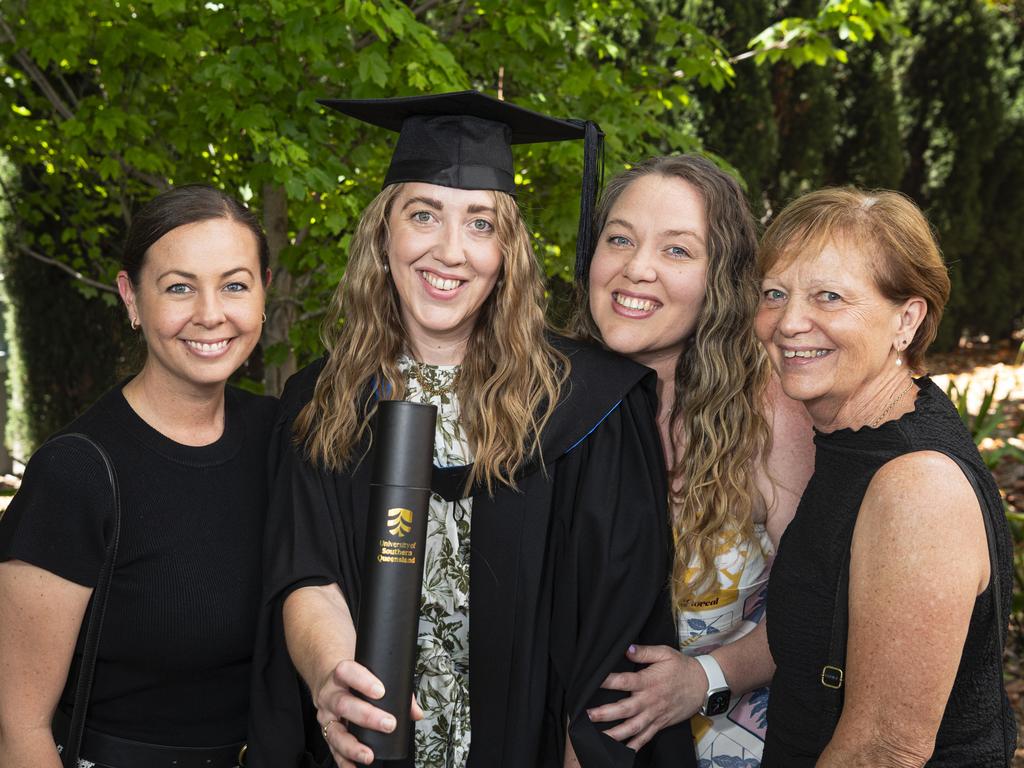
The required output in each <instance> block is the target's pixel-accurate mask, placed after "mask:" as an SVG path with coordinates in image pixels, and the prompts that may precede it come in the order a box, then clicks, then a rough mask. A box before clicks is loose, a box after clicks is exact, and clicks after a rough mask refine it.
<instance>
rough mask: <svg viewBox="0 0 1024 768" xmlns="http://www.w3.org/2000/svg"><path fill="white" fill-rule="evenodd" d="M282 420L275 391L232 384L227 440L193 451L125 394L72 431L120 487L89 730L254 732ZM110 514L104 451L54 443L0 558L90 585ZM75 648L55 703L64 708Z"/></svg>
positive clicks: (14, 514) (38, 457)
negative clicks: (252, 709) (260, 620)
mask: <svg viewBox="0 0 1024 768" xmlns="http://www.w3.org/2000/svg"><path fill="white" fill-rule="evenodd" d="M275 411H276V400H275V399H274V398H270V397H259V396H256V395H251V394H249V393H247V392H243V391H241V390H237V389H234V388H232V387H228V388H227V391H226V395H225V416H224V432H223V434H222V436H221V437H220V439H218V440H217V441H216V442H214V443H211V444H209V445H205V446H200V447H191V446H185V445H181V444H179V443H176V442H174V441H172V440H170V439H168V438H166V437H164V436H163V435H162V434H160V433H159V432H157V431H156V430H154V429H153V428H152V427H150V426H149V425H148V424H146V423H145V422H144V421H143V420H142V419H141V418H140V417H139V416H138V415H137V414H136V413H135V412H134V411H133V410H132V409H131V407H130V406H129V405H128V402H127V401H126V400H125V398H124V396H123V394H122V393H121V389H120V387H118V388H116V389H113V390H111V391H110V392H108V393H107V394H105V395H104V396H103V397H102V398H101V399H100V400H99V401H98V402H97V403H96V404H95V405H93V406H92V407H91V408H90V409H89V410H88V411H86V412H85V413H84V414H83V415H82V416H80V417H79V418H78V419H76V420H75V421H74V422H72V423H71V424H70V425H69V426H68V427H67V429H66V431H67V432H84V433H86V434H88V435H89V436H90V437H92V438H93V439H94V440H96V441H97V442H99V443H100V444H102V445H103V447H104V448H106V450H107V452H108V453H109V454H110V457H111V460H112V461H113V464H114V467H115V471H116V473H117V478H118V484H119V486H120V491H121V538H120V545H119V550H118V558H117V562H116V564H115V570H114V575H113V580H112V583H111V589H110V597H109V602H108V604H107V613H106V617H105V619H104V623H103V634H102V639H101V642H100V647H99V655H98V661H97V664H96V677H95V681H94V683H93V689H92V697H91V702H90V706H89V710H88V713H89V714H88V720H87V726H88V727H89V728H93V729H95V730H98V731H102V732H104V733H109V734H112V735H115V736H119V737H122V738H128V739H133V740H136V741H144V742H149V743H154V744H165V745H174V746H214V745H220V744H228V743H231V742H235V741H240V740H242V739H244V738H245V733H246V717H247V712H248V704H249V671H250V666H251V659H252V645H253V636H254V633H255V627H256V615H257V610H258V605H259V600H260V557H261V537H262V529H263V520H264V514H265V506H266V486H267V480H266V450H267V441H268V439H269V433H270V428H271V426H272V423H273V419H274V415H275ZM110 509H111V491H110V486H109V483H108V481H107V476H106V472H105V470H104V469H103V465H102V463H101V461H100V459H99V457H98V455H96V453H95V451H94V450H93V449H92V448H91V447H90V446H89V445H88V444H87V443H85V442H84V441H73V440H62V441H60V442H59V443H56V444H46V445H44V446H42V447H41V448H40V449H39V450H38V451H37V452H36V453H35V455H34V456H33V457H32V460H31V461H30V462H29V464H28V467H27V469H26V471H25V477H24V482H23V484H22V487H21V490H20V491H18V494H17V495H16V496H15V498H14V499H13V500H12V502H11V505H10V507H9V509H8V510H7V512H6V514H5V515H4V516H3V518H0V560H8V559H18V560H23V561H25V562H28V563H31V564H33V565H36V566H39V567H41V568H45V569H46V570H48V571H51V572H52V573H55V574H57V575H58V576H61V577H63V578H65V579H68V580H70V581H74V582H77V583H79V584H83V585H86V586H90V587H92V586H95V584H96V578H97V576H98V574H99V570H100V566H101V564H102V562H103V556H104V547H105V535H106V533H107V531H108V526H109V523H110ZM87 618H88V617H87ZM83 635H84V632H83ZM81 645H82V637H81V636H80V637H79V645H78V648H77V649H76V651H75V658H74V662H73V664H72V670H71V674H70V675H69V678H68V680H69V683H68V686H67V687H66V688H65V691H64V694H63V695H62V697H61V707H62V708H63V709H65V710H66V712H68V713H70V711H71V704H72V700H73V695H74V687H73V686H74V681H75V680H76V678H77V668H78V662H79V659H80V654H81V650H82V648H81Z"/></svg>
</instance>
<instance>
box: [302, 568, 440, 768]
mask: <svg viewBox="0 0 1024 768" xmlns="http://www.w3.org/2000/svg"><path fill="white" fill-rule="evenodd" d="M284 631H285V641H286V642H287V644H288V653H289V655H290V656H291V657H292V662H293V663H294V664H295V668H296V669H297V670H298V671H299V674H300V675H302V679H303V680H305V681H306V685H308V686H309V690H310V691H311V692H312V694H313V703H314V704H315V705H316V708H317V720H318V721H319V723H320V726H321V727H324V726H328V730H327V733H326V738H327V743H328V745H329V746H330V748H331V754H332V755H333V756H334V759H335V761H336V762H337V764H338V765H339V766H341V768H350V767H352V766H354V765H355V763H365V764H367V765H369V764H370V763H371V762H373V752H372V750H370V748H369V747H367V746H365V745H364V744H362V743H361V742H359V741H358V740H357V739H356V738H355V736H353V735H352V734H351V733H349V732H348V729H347V728H346V727H345V722H346V721H347V722H351V723H355V724H357V725H360V726H362V727H364V728H369V729H372V730H376V731H383V732H385V733H390V732H391V731H393V730H394V729H395V725H396V723H395V718H394V717H392V716H391V715H390V714H389V713H387V712H385V711H384V710H382V709H379V708H377V707H374V706H373V705H371V704H369V703H367V702H366V701H364V700H363V699H361V698H359V697H358V696H355V695H353V693H352V691H358V692H359V693H362V694H363V695H364V696H367V697H369V698H371V699H379V698H380V697H381V696H383V695H384V686H383V685H382V684H381V682H380V680H378V679H377V678H376V677H374V675H373V674H371V672H370V671H369V670H368V669H367V668H366V667H364V666H363V665H361V664H357V663H356V662H355V660H354V657H355V649H356V630H355V625H354V623H353V621H352V614H351V613H350V612H349V609H348V602H347V601H346V600H345V597H344V595H342V594H341V590H340V589H339V588H338V585H337V584H328V585H326V586H322V587H303V588H301V589H297V590H295V591H294V592H292V594H290V595H289V596H288V597H287V599H286V600H285V602H284ZM412 711H413V718H414V719H419V718H420V717H422V713H421V711H420V709H419V707H418V706H416V705H415V703H414V704H413V709H412ZM332 721H333V722H332Z"/></svg>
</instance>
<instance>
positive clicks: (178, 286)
mask: <svg viewBox="0 0 1024 768" xmlns="http://www.w3.org/2000/svg"><path fill="white" fill-rule="evenodd" d="M191 290H192V287H191V286H189V285H187V284H185V283H175V284H174V285H169V286H167V293H176V294H179V295H182V294H186V293H189V292H191Z"/></svg>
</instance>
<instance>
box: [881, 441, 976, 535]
mask: <svg viewBox="0 0 1024 768" xmlns="http://www.w3.org/2000/svg"><path fill="white" fill-rule="evenodd" d="M908 506H909V507H912V508H913V509H915V510H918V511H919V513H920V514H919V515H918V516H919V517H925V518H935V517H938V516H941V517H943V518H948V517H949V515H950V514H954V515H957V514H963V515H965V516H967V517H978V516H980V514H981V508H980V507H979V506H978V499H977V497H976V496H975V495H974V489H973V488H972V487H971V483H970V481H969V480H968V479H967V478H966V477H965V476H964V473H963V471H962V470H961V469H960V466H959V465H958V464H957V463H956V462H955V461H954V460H953V459H951V458H950V457H949V456H947V455H946V454H944V453H940V452H939V451H914V452H913V453H906V454H903V455H902V456H898V457H897V458H895V459H893V460H891V461H889V462H887V463H886V464H884V465H883V466H882V467H881V469H879V470H878V472H876V473H875V476H874V477H873V478H872V480H871V484H870V485H869V486H868V490H867V493H866V494H865V495H864V502H863V505H862V511H864V510H865V509H868V510H871V509H875V508H877V509H878V510H880V511H884V510H887V509H888V510H893V511H895V510H898V509H900V508H907V507H908Z"/></svg>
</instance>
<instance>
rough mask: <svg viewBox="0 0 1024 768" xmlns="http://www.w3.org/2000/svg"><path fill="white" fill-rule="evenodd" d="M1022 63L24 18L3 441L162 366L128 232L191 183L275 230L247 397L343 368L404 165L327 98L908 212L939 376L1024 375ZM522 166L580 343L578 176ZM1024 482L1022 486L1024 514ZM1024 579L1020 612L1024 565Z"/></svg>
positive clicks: (279, 2)
mask: <svg viewBox="0 0 1024 768" xmlns="http://www.w3.org/2000/svg"><path fill="white" fill-rule="evenodd" d="M1022 64H1024V0H1005V1H999V0H893V1H892V2H890V3H881V2H869V1H867V0H679V1H677V2H670V1H669V0H599V1H598V0H591V1H588V2H572V1H570V0H405V2H401V1H400V0H380V1H379V2H363V1H361V0H334V1H333V2H331V1H329V0H223V1H222V2H202V1H201V0H104V2H102V3H97V2H95V0H0V277H2V282H0V285H2V293H3V295H2V299H3V302H4V306H5V310H4V314H3V320H4V325H5V333H4V343H5V345H6V347H5V350H6V356H5V357H4V358H3V360H4V361H5V362H6V364H7V397H6V401H7V402H8V403H9V404H10V408H9V417H8V419H7V445H8V446H9V447H10V448H11V451H12V453H13V454H14V455H15V456H16V457H19V458H24V457H26V456H27V455H28V454H29V453H30V451H31V449H32V448H33V447H34V446H35V445H37V444H38V443H39V442H40V441H41V440H42V439H43V438H44V437H45V436H46V435H47V434H49V433H51V432H52V431H54V430H55V429H56V428H58V427H59V426H61V425H62V424H64V423H66V422H67V421H69V420H70V419H71V418H72V417H73V416H74V415H75V414H77V413H79V412H80V411H81V410H82V409H84V407H85V406H86V405H88V404H89V403H90V402H92V401H93V400H94V399H95V398H96V397H97V396H98V395H99V394H101V393H102V392H103V391H104V390H105V389H107V388H108V387H110V386H111V385H112V384H114V383H115V382H116V381H117V380H118V378H119V377H121V376H124V375H126V374H127V373H128V372H130V371H131V370H132V369H133V368H134V366H135V365H137V363H138V360H137V357H138V352H139V350H138V348H137V342H136V341H135V339H134V337H133V335H132V334H131V333H130V332H129V330H128V325H127V321H126V317H125V314H124V312H123V310H121V309H120V307H119V306H118V301H117V297H116V294H115V293H114V292H113V278H114V275H115V273H116V271H117V263H118V257H119V251H120V247H121V241H122V239H123V236H124V231H125V229H126V226H127V224H128V223H129V222H130V220H131V215H132V211H133V210H135V209H136V208H137V207H138V206H139V205H141V204H142V203H143V202H145V201H146V200H148V199H149V198H151V197H152V196H153V195H154V194H156V193H157V192H158V191H160V190H162V189H165V188H167V187H168V186H169V185H172V184H177V183H184V182H197V181H198V182H208V183H213V184H216V185H219V186H221V187H223V188H225V189H227V190H229V191H230V192H232V193H234V194H237V195H238V196H240V197H242V198H243V199H245V200H246V201H247V202H248V204H249V205H250V206H252V207H253V208H254V209H256V210H257V211H258V212H259V213H260V214H261V216H262V218H263V221H264V223H265V225H266V228H267V231H268V234H269V237H270V243H271V249H272V266H273V269H274V273H275V275H274V282H273V286H272V293H271V296H270V302H269V307H268V314H269V320H268V322H267V324H266V327H265V333H264V338H263V341H262V343H261V346H260V348H259V349H258V350H257V354H256V355H254V357H253V359H252V360H251V361H250V362H249V364H248V365H247V366H246V367H245V369H244V370H243V371H242V373H241V377H240V381H241V383H242V384H243V385H244V386H247V387H251V388H254V389H262V390H264V391H268V392H277V391H279V390H280V387H281V385H282V384H283V381H284V379H285V378H286V377H287V376H288V375H289V374H290V372H292V371H294V370H295V368H296V366H298V365H301V364H303V363H304V362H306V361H308V360H310V359H311V358H313V357H314V356H316V355H318V354H319V353H320V351H321V350H320V345H319V340H318V328H319V324H320V322H321V320H322V318H323V314H324V311H325V307H326V306H327V303H328V297H329V295H330V292H331V291H332V290H333V288H334V287H335V286H336V285H337V283H338V280H339V278H340V276H341V274H342V272H343V270H344V268H345V259H346V248H347V246H348V242H349V237H350V233H351V231H352V229H353V225H354V222H355V220H356V218H357V216H358V214H359V212H360V211H361V209H362V208H363V206H364V205H365V204H366V203H367V202H368V201H369V199H370V198H371V197H372V196H373V195H374V194H375V193H376V192H377V191H378V189H379V185H380V180H381V178H382V176H383V171H384V168H385V163H386V161H387V158H388V156H389V153H390V148H391V145H392V137H391V136H389V135H386V134H385V133H384V132H382V131H379V130H376V129H372V128H368V127H366V126H364V125H362V124H361V123H358V122H356V121H354V120H346V119H344V118H340V117H336V116H334V115H328V114H325V112H324V110H322V109H321V108H320V107H318V106H317V104H316V103H315V100H316V99H317V98H320V97H380V96H391V95H408V94H415V93H425V92H441V91H447V90H457V89H463V88H477V89H479V90H482V91H485V92H487V93H489V94H491V95H496V96H499V97H503V98H507V99H509V100H512V101H515V102H516V103H518V104H521V105H523V106H527V107H530V108H533V109H537V110H540V111H544V112H547V113H550V114H553V115H557V116H566V117H579V118H588V119H592V120H595V121H597V122H598V123H599V124H600V125H601V126H602V128H603V129H604V131H605V132H606V134H607V150H606V156H605V173H606V174H613V173H615V172H617V171H618V170H620V169H622V168H623V167H625V166H626V165H627V164H629V163H630V162H635V161H637V160H640V159H643V158H645V157H647V156H649V155H651V154H655V153H667V152H679V151H689V150H701V151H704V152H706V153H708V154H710V155H711V156H712V157H714V158H715V159H716V160H717V161H718V162H720V163H721V164H722V165H723V166H724V167H726V168H728V169H729V170H730V171H731V172H733V173H735V174H736V176H737V177H738V178H739V179H740V180H741V181H742V183H743V184H744V187H745V188H746V190H747V191H748V193H749V196H750V200H751V203H752V205H753V207H754V209H755V211H756V212H757V215H758V216H759V217H760V218H761V219H762V221H767V220H768V219H769V218H770V217H771V215H772V214H773V213H774V212H776V211H778V210H779V209H780V208H781V207H782V206H783V205H785V203H786V202H787V201H789V200H790V199H792V198H793V197H794V196H795V195H797V194H799V193H801V192H804V191H806V190H810V189H813V188H816V187H820V186H823V185H827V184H845V183H853V184H857V185H861V186H866V187H887V188H892V189H898V190H902V191H903V192H905V193H906V194H908V195H910V196H911V197H912V198H913V199H914V200H916V201H917V202H918V203H919V204H920V205H921V206H922V207H923V208H924V209H925V210H926V212H927V213H928V215H929V217H930V219H931V221H932V222H933V223H934V226H935V228H936V230H937V232H938V235H939V239H940V242H941V245H942V248H943V251H944V253H945V256H946V259H947V261H948V263H949V266H950V270H951V273H952V276H953V281H954V290H953V297H952V300H951V302H950V305H949V307H948V309H947V312H946V316H945V319H944V322H943V326H942V329H941V334H940V338H939V340H938V341H937V344H936V347H937V350H938V351H940V352H941V351H944V350H952V349H956V348H957V346H958V344H959V345H960V346H961V348H963V346H964V343H965V342H966V343H967V345H968V346H969V345H970V344H971V343H973V342H974V341H976V340H977V339H983V340H986V341H988V342H989V344H998V342H999V341H1000V340H1003V347H1002V348H1004V349H1006V350H1010V353H1011V354H1012V353H1013V351H1015V350H1016V348H1017V346H1018V345H1019V338H1018V339H1017V340H1015V341H1013V342H1010V341H1009V340H1010V339H1011V338H1012V337H1013V334H1014V333H1019V332H1020V328H1021V323H1022V315H1024V67H1022ZM516 164H517V171H518V174H517V181H518V183H519V185H520V192H519V199H520V203H521V205H522V207H523V210H524V213H525V215H526V217H527V221H528V222H529V224H530V226H531V230H532V231H533V234H534V239H535V242H534V245H535V248H536V250H537V253H538V255H539V256H540V257H541V259H542V260H543V263H544V266H545V269H546V271H547V274H548V276H549V292H550V295H551V298H552V313H553V318H554V319H555V320H556V321H557V320H559V319H561V318H564V315H565V312H566V306H567V301H568V297H569V295H570V292H571V291H570V289H571V276H572V263H571V261H572V254H573V248H574V243H573V237H574V235H575V231H576V215H577V202H578V197H579V192H578V172H579V170H580V166H581V151H580V148H579V147H574V146H570V145H566V144H553V145H533V146H523V147H518V148H517V150H516ZM947 359H948V358H947ZM1019 363H1020V361H1018V368H1017V370H1018V371H1019V370H1021V369H1020V366H1019ZM1014 375H1018V374H1014ZM958 381H960V380H958ZM1003 381H1004V384H1005V382H1006V379H1005V377H1004V380H1003ZM957 386H959V387H960V389H959V390H957V389H951V390H950V395H951V397H952V398H953V399H954V401H955V402H957V403H958V404H959V405H960V406H961V407H962V408H963V411H964V418H965V420H966V421H967V423H968V425H969V426H970V427H971V428H972V429H973V430H974V432H975V434H976V436H977V437H978V440H979V442H982V443H983V449H984V450H985V451H986V452H987V453H986V456H987V457H988V458H989V459H990V460H991V461H992V463H993V467H994V468H995V469H996V470H997V476H998V471H999V468H1000V467H1005V466H1007V462H1014V461H1016V460H1017V459H1018V458H1019V457H1018V456H1017V455H1016V454H1015V452H1014V451H1013V450H1011V449H1009V448H1007V449H1005V450H1003V446H1005V445H1010V446H1014V445H1017V446H1020V445H1024V444H1021V443H1020V442H1019V440H1020V425H1021V420H1022V411H1021V407H1020V405H1021V404H1020V401H1015V402H1009V401H1008V402H1007V403H1003V404H1001V403H1000V402H999V398H996V397H995V396H994V395H993V396H989V397H988V398H987V400H986V399H985V398H984V396H983V395H984V393H985V392H987V388H988V386H989V385H988V384H987V383H984V382H982V383H979V384H978V385H977V386H975V387H974V390H973V391H974V392H975V396H976V397H977V398H978V399H979V400H980V404H979V405H978V406H977V407H975V408H974V412H973V413H972V412H968V409H967V402H968V401H967V399H966V398H965V397H963V394H964V391H965V390H966V389H967V388H969V387H970V382H966V383H965V382H964V381H960V383H959V384H958V385H957ZM991 386H992V389H993V391H994V388H995V384H992V385H991ZM1013 391H1016V390H1013ZM982 406H984V409H983V412H982V413H981V414H980V415H978V411H979V410H982ZM997 407H998V408H999V409H1000V410H999V411H998V416H997V417H993V416H992V414H993V413H996V411H995V409H996V408H997ZM994 437H996V438H998V439H999V440H1001V441H1002V442H998V440H997V442H996V443H991V440H992V439H993V438H994ZM985 440H989V441H990V442H989V443H984V441H985ZM992 450H1001V451H1002V452H1001V453H1000V454H999V455H998V456H996V455H994V454H992V453H991V451H992ZM1018 452H1019V449H1018ZM1022 474H1024V473H1018V474H1017V475H1013V476H1012V477H1011V476H1010V475H1005V476H1007V477H1011V480H1010V482H1018V481H1019V482H1020V485H1021V488H1024V477H1021V475H1022ZM1014 477H1016V478H1018V479H1017V480H1014V479H1013V478H1014ZM1015 498H1018V497H1014V496H1013V495H1012V494H1011V495H1009V496H1008V506H1009V509H1008V511H1009V513H1010V515H1011V521H1012V522H1013V524H1014V527H1015V531H1016V532H1017V534H1018V536H1019V537H1024V509H1021V508H1020V506H1016V507H1015V506H1014V505H1015V504H1019V502H1018V501H1015V500H1014V499H1015ZM1020 551H1021V549H1020V545H1019V546H1018V552H1020ZM1018 566H1019V567H1018V580H1020V581H1021V583H1020V584H1019V585H1018V586H1019V587H1024V557H1019V558H1018ZM1021 594H1024V590H1022V591H1021ZM1016 607H1017V616H1018V618H1019V617H1020V616H1021V613H1020V611H1021V609H1024V604H1022V602H1021V600H1020V598H1018V602H1017V606H1016ZM1018 642H1019V641H1018Z"/></svg>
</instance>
